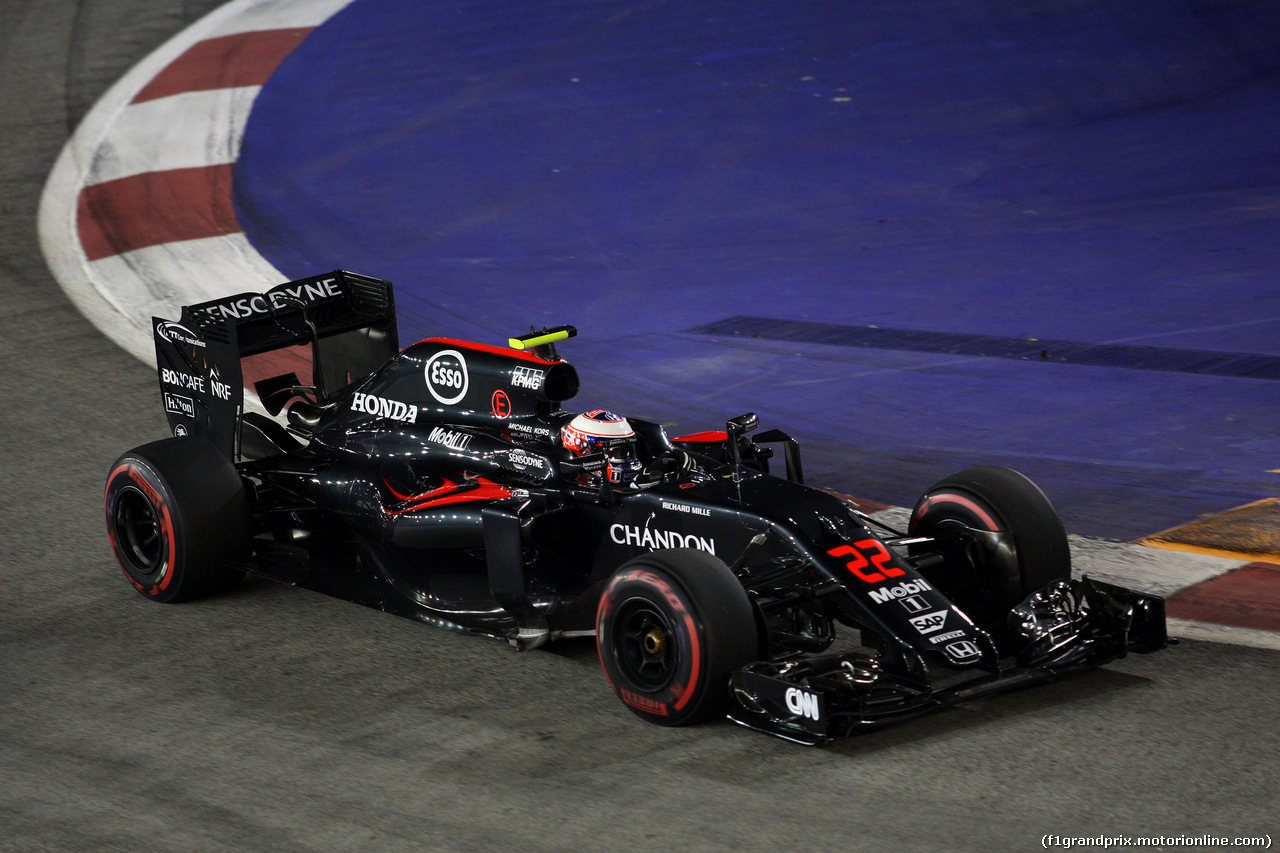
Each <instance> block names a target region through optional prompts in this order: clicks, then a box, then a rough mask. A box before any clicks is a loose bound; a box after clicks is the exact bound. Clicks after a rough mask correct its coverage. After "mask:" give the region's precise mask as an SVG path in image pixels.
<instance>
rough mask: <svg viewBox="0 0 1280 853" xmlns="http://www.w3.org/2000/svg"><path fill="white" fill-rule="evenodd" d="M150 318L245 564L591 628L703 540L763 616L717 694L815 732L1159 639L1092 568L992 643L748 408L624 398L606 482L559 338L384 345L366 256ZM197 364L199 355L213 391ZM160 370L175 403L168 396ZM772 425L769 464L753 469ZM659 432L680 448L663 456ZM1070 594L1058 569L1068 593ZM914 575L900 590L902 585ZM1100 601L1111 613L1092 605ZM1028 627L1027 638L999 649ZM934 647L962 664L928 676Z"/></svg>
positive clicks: (409, 609) (304, 582) (367, 599)
mask: <svg viewBox="0 0 1280 853" xmlns="http://www.w3.org/2000/svg"><path fill="white" fill-rule="evenodd" d="M254 299H257V300H258V301H257V302H254V301H252V300H254ZM175 327H176V331H175ZM155 328H156V344H157V356H158V360H159V363H160V365H161V388H162V392H163V393H164V394H165V395H166V408H167V411H168V412H169V415H170V423H171V426H172V427H173V429H174V432H175V434H195V435H204V436H206V437H208V438H210V439H211V440H213V441H214V442H215V443H216V444H218V446H219V447H221V448H223V449H224V452H226V453H227V454H228V455H230V456H232V458H233V459H235V461H236V464H237V468H238V470H239V471H240V473H241V476H242V478H243V480H244V482H245V484H246V487H247V488H248V489H249V491H250V498H251V505H252V507H253V518H254V525H255V538H254V560H253V564H252V565H251V566H249V567H248V568H249V569H250V570H251V571H255V572H258V573H260V574H265V575H268V576H271V577H274V578H276V579H279V580H282V581H286V582H290V583H296V584H298V585H301V586H305V587H308V588H311V589H315V590H318V591H321V592H324V593H326V594H330V595H334V596H338V597H341V598H344V599H348V600H351V601H354V602H358V603H360V604H364V605H367V606H370V607H375V608H378V609H380V610H384V611H387V612H390V613H395V614H398V615H401V616H406V617H409V618H413V619H418V620H420V621H424V622H428V623H431V624H434V625H438V626H441V627H445V628H449V629H452V630H456V631H462V632H470V633H478V634H483V635H487V636H492V637H497V638H501V639H504V640H507V641H509V642H511V643H512V644H514V645H516V646H518V647H520V648H530V647H534V646H538V645H541V644H542V643H545V642H547V641H549V640H554V639H556V638H558V637H566V636H579V635H590V634H593V633H594V629H595V617H596V607H597V603H598V600H599V598H600V594H601V591H602V589H603V587H604V585H605V584H606V582H607V581H608V580H609V578H610V577H611V575H612V574H613V573H614V571H615V570H616V569H617V568H618V567H619V566H620V565H622V564H623V563H624V562H626V561H627V560H628V559H630V558H632V557H634V556H636V555H639V554H643V553H646V552H648V551H653V550H659V549H666V548H696V549H699V550H703V551H707V552H709V553H711V554H713V555H714V556H716V557H717V558H718V559H719V560H721V561H723V562H724V563H725V564H726V565H728V566H729V567H730V568H731V569H732V571H733V572H734V573H735V574H736V575H737V577H738V578H739V580H740V581H741V583H742V585H743V587H744V588H745V589H746V590H747V591H748V594H749V596H750V598H751V601H752V602H753V604H754V606H755V610H756V613H757V621H758V628H759V629H760V635H761V637H762V642H761V647H760V661H759V662H758V663H756V664H753V665H751V666H748V667H746V668H744V669H743V670H741V671H740V672H739V673H738V674H736V675H735V676H734V681H733V691H734V694H735V696H737V698H738V701H739V705H740V707H739V709H738V710H736V711H735V712H734V714H733V715H732V716H733V718H734V719H735V720H736V721H738V722H740V723H742V724H744V725H748V726H751V727H753V728H757V729H760V730H763V731H767V732H770V733H772V734H776V735H780V736H783V737H788V738H791V739H793V740H798V741H801V742H806V743H820V742H823V741H825V740H829V739H831V738H833V737H840V736H843V735H846V734H849V733H851V732H852V731H855V730H857V729H858V728H860V727H863V726H866V725H875V724H880V723H883V722H888V721H891V720H893V719H897V718H900V717H902V716H905V715H910V714H913V713H918V712H920V711H923V710H928V709H929V708H931V707H937V706H940V705H942V704H946V703H947V702H949V701H955V700H956V699H957V698H964V697H965V696H966V695H968V694H966V693H965V690H966V689H967V690H968V691H969V692H970V693H971V694H976V693H978V692H982V691H987V690H991V689H1002V688H1003V687H1006V686H1014V685H1015V684H1017V683H1021V682H1023V681H1027V680H1038V679H1042V678H1046V677H1052V676H1053V675H1054V674H1056V673H1057V672H1061V671H1065V670H1067V669H1070V668H1078V667H1080V666H1085V665H1096V664H1097V663H1100V662H1105V660H1109V659H1111V658H1113V657H1115V656H1117V655H1120V654H1124V652H1125V651H1126V650H1127V649H1129V648H1137V649H1138V650H1141V651H1145V650H1150V649H1153V648H1159V647H1160V646H1162V645H1163V643H1164V635H1163V612H1162V610H1161V609H1160V602H1159V599H1155V598H1152V597H1146V596H1137V595H1136V594H1132V593H1128V592H1127V591H1123V590H1116V589H1114V588H1107V589H1105V590H1101V591H1098V590H1099V589H1101V588H1097V589H1094V591H1092V592H1090V593H1089V596H1091V598H1090V601H1092V602H1093V605H1092V610H1090V611H1089V612H1088V613H1084V615H1081V613H1083V611H1081V612H1077V613H1076V614H1075V616H1074V617H1070V618H1065V617H1064V618H1058V617H1057V616H1053V614H1055V613H1056V614H1058V616H1060V615H1061V611H1062V609H1063V607H1064V606H1065V605H1063V604H1062V602H1061V601H1057V600H1055V601H1053V602H1049V603H1045V602H1041V603H1040V604H1030V605H1027V606H1028V607H1029V608H1030V609H1029V610H1028V611H1027V612H1026V613H1025V614H1023V616H1022V623H1021V624H1022V632H1023V635H1025V636H1024V637H1023V639H1022V640H1020V641H1019V642H1020V643H1021V646H1019V647H1018V648H1014V649H1012V650H1010V649H998V648H997V645H996V643H995V641H994V640H993V639H992V637H991V636H990V635H989V634H988V633H987V632H985V631H984V630H982V629H980V628H979V627H977V626H975V625H974V624H973V622H972V621H971V620H970V619H969V617H968V616H967V615H966V614H965V613H964V612H962V611H961V610H960V609H959V608H958V607H956V606H955V605H954V604H953V603H952V602H950V601H949V600H948V599H947V598H946V597H945V596H944V595H943V594H942V593H941V592H940V591H938V589H936V588H935V587H934V585H933V584H931V583H930V581H929V579H928V576H927V573H926V572H925V571H923V570H922V565H923V564H924V561H921V560H920V559H918V558H917V557H914V556H912V557H909V556H908V549H907V548H906V547H905V546H904V545H902V544H900V542H901V541H902V540H904V538H905V537H904V535H903V534H901V533H895V532H892V531H886V530H884V529H881V528H880V527H878V526H876V525H874V524H873V523H872V522H871V520H870V519H868V518H867V517H866V516H863V515H861V514H860V513H858V512H857V511H856V510H854V509H852V508H851V507H850V505H849V504H848V503H847V502H846V501H844V500H842V499H841V498H840V497H838V496H836V495H834V494H832V493H829V492H827V491H824V490H821V489H817V488H813V487H810V486H808V485H806V484H805V483H804V482H803V470H802V467H801V462H800V453H799V446H798V444H797V443H796V442H795V441H794V440H793V439H792V438H791V437H790V436H787V435H786V434H785V433H782V432H780V431H778V430H769V431H767V432H762V433H758V434H757V435H756V436H755V437H754V438H753V437H752V434H751V433H752V430H754V429H755V426H756V423H755V420H754V416H743V417H741V418H735V419H731V420H729V421H727V422H726V423H725V424H724V429H723V430H722V431H717V432H711V433H703V434H699V435H697V436H691V437H688V438H686V439H683V440H682V439H676V440H674V441H673V440H671V439H669V438H668V437H667V436H666V435H665V433H664V431H663V430H662V428H661V427H659V426H658V425H656V424H652V423H646V422H643V421H637V420H633V421H632V423H633V426H634V427H635V429H636V432H637V435H638V438H639V444H640V448H639V452H640V456H641V458H642V460H643V461H644V462H645V463H646V464H647V465H648V466H650V468H651V469H652V470H653V471H655V472H657V473H656V474H655V475H654V476H653V477H651V478H650V480H651V482H650V483H649V484H648V485H646V487H644V488H625V489H624V488H615V487H613V486H611V485H610V484H609V483H608V482H607V480H603V478H601V477H600V476H598V474H596V473H594V472H595V471H597V470H598V468H599V465H598V462H599V461H598V460H591V459H587V460H583V459H577V458H575V457H573V456H572V455H571V454H570V453H569V452H568V451H566V450H565V449H564V448H563V447H562V446H561V445H560V443H559V440H558V436H559V433H560V429H561V427H562V426H564V424H565V423H566V422H567V421H568V420H570V419H571V418H572V417H573V413H572V412H570V411H566V410H565V409H564V408H563V407H562V404H563V403H564V402H565V401H567V400H569V399H571V398H572V397H573V396H574V395H575V394H576V393H577V391H578V377H577V374H576V372H575V371H574V369H573V367H572V366H571V365H570V364H568V363H567V362H565V361H563V360H561V359H560V358H559V357H558V355H556V354H555V352H554V349H553V348H551V347H543V348H541V349H535V351H534V352H533V353H530V352H527V351H521V350H515V349H506V348H498V347H493V346H488V345H482V344H476V343H469V342H465V341H457V340H451V339H430V340H426V341H421V342H419V343H416V344H413V345H412V346H409V347H407V348H405V349H404V350H398V348H397V345H396V341H395V332H394V330H395V324H394V300H393V298H392V294H391V288H390V285H389V284H387V283H386V282H381V281H379V280H377V279H370V278H367V277H363V276H355V275H353V274H351V273H345V272H341V271H339V272H334V273H330V274H328V275H327V276H317V277H314V278H312V279H306V280H303V281H301V282H291V283H289V284H288V285H282V286H281V287H280V288H276V289H274V290H272V291H270V292H269V293H268V294H266V295H257V294H243V295H240V296H237V297H228V298H227V299H224V300H215V301H214V302H211V303H205V304H203V305H199V306H192V307H190V308H187V309H184V312H183V317H182V319H181V321H180V323H178V324H175V323H169V322H167V321H163V320H156V321H155ZM298 346H303V347H309V350H310V363H311V365H312V366H313V371H312V374H313V375H312V377H311V379H310V380H309V381H304V380H300V379H299V378H298V375H297V374H296V373H293V372H290V373H283V374H280V375H276V376H271V377H268V378H266V379H265V380H263V381H260V382H258V383H257V390H258V392H259V396H260V398H261V399H262V400H263V403H264V405H266V407H267V409H268V413H267V414H265V415H264V414H263V413H261V412H255V411H253V410H249V409H246V407H245V405H244V402H243V397H242V392H241V386H242V384H243V383H242V375H241V366H240V363H239V361H240V358H241V357H244V356H252V355H256V354H260V353H269V352H273V351H277V350H282V349H285V348H287V347H298ZM201 377H205V378H208V377H216V379H217V384H218V388H217V390H216V393H215V392H213V390H212V389H211V386H210V383H209V382H200V381H199V380H200V379H201ZM169 380H176V381H169ZM224 387H232V388H233V392H232V394H231V395H230V397H229V398H226V397H224V395H223V388H224ZM174 395H176V396H181V397H184V398H188V399H189V403H190V404H188V402H181V403H180V404H176V405H172V406H171V405H168V403H169V400H170V397H172V396H174ZM775 446H781V449H782V451H783V453H782V455H783V457H784V460H785V469H786V475H785V476H776V475H774V474H772V473H770V471H769V464H770V463H769V460H770V457H771V456H772V455H773V450H772V449H773V447H775ZM677 451H678V452H679V453H681V454H684V456H683V457H682V458H683V459H686V460H692V461H693V462H694V464H693V465H691V466H690V465H684V466H681V467H680V468H679V470H678V471H675V472H669V473H665V474H664V473H663V471H664V470H665V469H664V466H665V463H666V462H667V461H668V460H670V459H671V458H672V456H673V454H674V453H676V452H677ZM913 547H915V548H916V549H917V550H918V549H919V547H920V546H919V545H918V544H916V545H915V546H913ZM1077 593H1078V594H1080V595H1084V593H1082V592H1080V591H1079V590H1078V589H1077V588H1076V587H1073V586H1071V584H1068V585H1067V589H1066V591H1065V592H1061V595H1064V596H1067V597H1071V596H1072V595H1076V594H1077ZM907 596H909V597H911V599H912V602H913V606H914V607H916V610H915V611H912V610H908V609H906V608H904V607H902V606H898V601H899V599H901V598H903V597H907ZM1037 607H1039V610H1037V609H1036V608H1037ZM1055 608H1056V609H1055ZM1104 610H1105V611H1107V612H1108V613H1110V611H1111V610H1118V611H1119V612H1120V615H1118V616H1117V615H1115V614H1111V616H1109V617H1108V618H1109V619H1110V621H1106V620H1100V619H1099V618H1096V617H1094V616H1092V615H1091V614H1092V613H1093V612H1094V611H1097V612H1102V611H1104ZM921 612H923V613H925V614H926V616H927V617H929V619H930V622H929V624H928V629H927V631H922V629H921V627H920V626H921V624H922V623H921V622H920V621H919V620H920V618H921V617H920V616H919V615H918V614H919V613H921ZM1126 613H1127V616H1126V615H1125V614H1126ZM1135 614H1136V615H1135ZM1073 620H1074V621H1073ZM1126 620H1127V621H1126ZM837 624H842V625H845V626H848V627H851V628H854V629H856V630H857V631H858V632H860V634H859V636H860V637H861V645H862V649H863V650H862V651H860V652H856V653H849V652H844V653H842V654H839V655H827V656H825V657H824V656H822V655H823V653H825V652H827V650H828V649H829V648H830V647H831V646H832V643H833V642H834V640H835V636H836V625H837ZM1135 625H1138V626H1139V628H1138V629H1136V630H1137V634H1135V633H1134V632H1135V628H1134V626H1135ZM1099 626H1101V627H1099ZM1138 635H1140V636H1138ZM1020 636H1022V635H1020ZM940 638H941V639H942V640H943V641H942V642H939V639H940ZM1055 638H1056V639H1055ZM1059 640H1060V641H1061V642H1058V641H1059ZM1055 642H1057V645H1056V647H1055V648H1053V649H1051V650H1050V651H1048V652H1045V651H1044V648H1045V647H1046V646H1047V645H1048V646H1053V645H1054V643H1055ZM1032 646H1035V647H1036V648H1039V649H1040V650H1041V651H1040V652H1038V653H1037V654H1036V655H1034V656H1027V655H1024V657H1027V660H1024V661H1021V662H1019V661H1017V660H1012V661H1011V660H1010V657H1011V655H1012V656H1013V657H1014V658H1016V656H1017V655H1018V654H1019V653H1020V651H1023V652H1024V651H1025V649H1027V648H1031V647H1032ZM1084 647H1087V649H1086V651H1084V652H1081V651H1080V649H1081V648H1084ZM1064 649H1065V651H1064ZM1031 657H1034V658H1035V659H1034V660H1032V659H1031ZM937 668H941V669H942V670H946V671H949V672H952V673H957V674H960V675H962V676H964V679H963V683H964V684H967V685H969V686H968V687H967V688H966V687H963V686H962V687H949V688H948V690H949V691H950V692H944V691H941V690H938V689H935V687H934V683H933V677H932V676H931V669H937ZM1011 670H1014V671H1017V672H1018V673H1021V674H1018V675H1014V674H1012V673H1011Z"/></svg>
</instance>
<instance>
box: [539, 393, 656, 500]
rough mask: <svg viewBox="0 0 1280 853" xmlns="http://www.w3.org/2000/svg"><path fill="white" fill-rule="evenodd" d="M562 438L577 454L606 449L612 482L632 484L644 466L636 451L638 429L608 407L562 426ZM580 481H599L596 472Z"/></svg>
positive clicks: (592, 483) (591, 453) (583, 414)
mask: <svg viewBox="0 0 1280 853" xmlns="http://www.w3.org/2000/svg"><path fill="white" fill-rule="evenodd" d="M560 441H561V443H562V444H564V446H565V447H566V448H567V449H568V450H570V451H571V452H573V453H574V454H575V455H577V456H591V455H593V454H596V453H603V454H604V456H605V459H606V461H607V463H608V466H607V467H606V469H605V470H606V472H607V475H608V477H609V482H611V483H616V484H618V485H619V486H629V485H631V481H632V480H634V479H635V477H636V474H638V473H640V469H641V468H642V467H643V466H642V465H641V463H640V459H639V457H638V456H637V455H636V432H635V430H633V429H632V428H631V424H629V423H627V419H626V418H624V417H622V416H621V415H615V414H614V413H613V412H606V411H605V410H604V409H595V410H594V411H590V412H584V413H582V414H581V415H578V416H577V417H576V418H574V419H573V420H571V421H569V423H567V424H565V426H564V428H563V429H562V430H560ZM579 483H580V484H581V485H584V486H591V485H596V484H598V483H599V480H598V479H596V475H594V474H587V475H584V476H583V477H582V478H581V479H580V480H579Z"/></svg>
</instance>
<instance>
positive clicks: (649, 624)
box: [596, 549, 759, 726]
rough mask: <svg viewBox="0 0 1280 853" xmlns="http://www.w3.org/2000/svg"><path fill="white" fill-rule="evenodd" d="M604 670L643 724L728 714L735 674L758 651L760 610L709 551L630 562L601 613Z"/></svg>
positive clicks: (609, 590) (598, 635)
mask: <svg viewBox="0 0 1280 853" xmlns="http://www.w3.org/2000/svg"><path fill="white" fill-rule="evenodd" d="M596 645H597V649H598V650H599V653H600V664H601V666H602V667H603V668H604V672H605V676H606V677H607V678H608V679H609V684H610V686H612V687H613V690H614V692H615V693H616V694H617V695H618V698H619V699H621V700H622V702H623V703H624V704H625V705H626V706H627V707H628V708H630V709H631V711H632V712H633V713H635V714H636V715H637V716H639V717H640V718H641V719H644V720H647V721H649V722H651V723H657V724H658V725H664V726H683V725H692V724H694V723H700V722H705V721H707V720H712V719H715V718H716V717H721V716H724V714H725V713H727V712H728V710H729V706H730V703H731V701H732V697H731V694H730V692H729V676H730V674H731V673H732V672H733V671H734V670H736V669H738V668H740V667H743V666H746V665H747V664H748V663H751V662H752V661H753V660H756V658H757V657H758V652H759V633H758V630H757V627H756V619H755V612H754V607H753V605H752V604H751V601H750V599H749V598H748V597H747V593H746V591H745V590H744V589H743V588H742V585H741V584H740V583H739V582H738V579H737V578H736V577H734V575H733V573H732V572H730V571H729V568H728V567H727V566H726V565H725V564H724V563H722V562H721V561H719V560H717V559H716V558H715V557H713V556H711V555H710V554H707V553H705V552H702V551H695V550H684V549H673V550H667V551H655V552H653V553H650V554H645V555H642V556H640V557H636V558H634V559H632V560H629V561H628V562H626V563H624V564H623V565H622V566H621V567H620V568H619V569H618V571H617V572H616V573H614V576H613V580H612V581H611V582H610V583H609V586H608V588H607V589H606V590H605V591H604V594H603V595H602V596H601V598H600V606H599V609H598V611H597V613H596Z"/></svg>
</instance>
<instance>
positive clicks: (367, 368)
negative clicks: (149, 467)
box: [151, 270, 400, 458]
mask: <svg viewBox="0 0 1280 853" xmlns="http://www.w3.org/2000/svg"><path fill="white" fill-rule="evenodd" d="M151 328H152V334H153V336H154V338H155V345H156V369H157V371H158V373H159V379H160V394H161V399H162V401H163V403H164V409H165V414H166V415H167V417H168V419H169V428H170V430H171V431H172V432H173V434H174V435H199V436H203V437H205V438H207V439H209V440H210V441H212V442H213V443H214V444H215V445H216V446H217V447H218V448H219V449H220V450H222V451H223V452H224V453H226V454H227V456H229V457H232V458H234V457H235V455H236V453H237V452H238V445H239V426H240V416H241V413H242V412H243V409H244V381H245V370H244V369H243V367H242V363H241V360H242V359H246V358H250V357H252V356H258V355H262V354H264V353H271V352H276V351H280V350H288V349H290V348H294V347H303V350H302V351H301V352H299V353H298V355H297V356H295V358H294V364H296V365H297V366H298V369H302V370H304V371H309V372H310V374H311V375H310V377H309V380H310V384H311V386H312V387H314V393H315V397H316V401H317V402H318V403H320V404H323V403H325V402H327V401H328V400H329V399H330V397H331V395H332V394H334V393H335V392H337V391H339V390H340V389H342V388H344V387H346V386H347V385H349V384H350V383H351V382H352V381H354V380H356V379H359V378H361V377H363V376H365V375H367V374H368V373H371V372H372V371H374V370H376V369H377V368H379V367H381V366H382V365H383V364H384V363H385V362H386V361H387V359H389V358H391V357H392V356H393V355H395V354H396V353H397V352H399V349H400V347H399V340H398V336H397V332H396V310H395V299H394V296H393V293H392V288H391V282H389V281H384V280H382V279H378V278H371V277H369V276H364V275H359V274H357V273H353V272H347V271H345V270H335V271H333V272H330V273H325V274H323V275H316V276H312V277H310V278H304V279H299V280H297V281H290V282H286V283H285V284H281V285H279V286H277V287H273V288H271V289H270V290H268V291H266V292H265V293H240V294H236V295H234V296H226V297H223V298H221V299H214V300H210V301H209V302H202V303H200V304H198V305H187V306H184V307H183V309H182V316H181V319H179V320H178V321H177V322H174V321H171V320H163V319H161V318H159V317H152V318H151ZM307 347H309V351H308V350H307ZM258 361H267V362H269V364H268V365H267V367H268V368H269V370H268V375H267V376H265V377H263V379H264V381H262V382H258V383H256V384H257V386H258V387H259V389H261V388H263V387H264V386H265V387H277V388H287V387H291V386H294V385H298V384H301V380H300V379H299V377H298V376H297V375H296V374H297V370H296V369H291V364H290V362H289V360H288V359H274V360H273V359H270V358H268V359H265V360H258ZM273 365H274V366H273ZM260 369H261V367H260V366H259V371H260ZM276 374H280V375H276Z"/></svg>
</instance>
